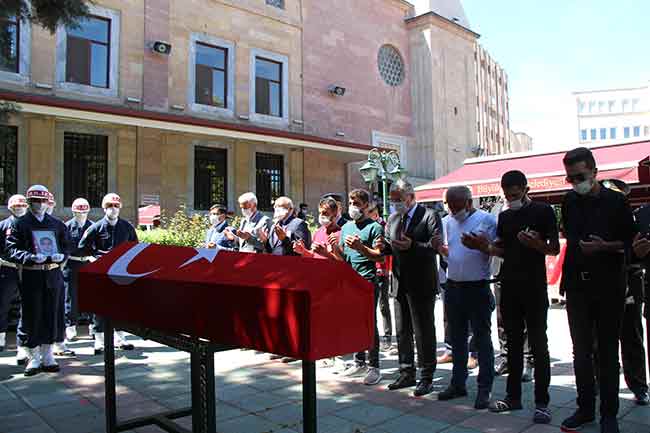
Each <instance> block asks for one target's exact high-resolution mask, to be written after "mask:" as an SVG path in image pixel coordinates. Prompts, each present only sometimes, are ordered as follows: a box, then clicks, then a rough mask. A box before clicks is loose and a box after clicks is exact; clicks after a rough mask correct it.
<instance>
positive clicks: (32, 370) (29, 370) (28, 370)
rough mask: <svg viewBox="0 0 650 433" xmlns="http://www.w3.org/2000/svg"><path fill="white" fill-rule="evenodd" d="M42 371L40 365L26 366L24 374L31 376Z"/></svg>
mask: <svg viewBox="0 0 650 433" xmlns="http://www.w3.org/2000/svg"><path fill="white" fill-rule="evenodd" d="M40 372H41V369H40V367H39V368H26V369H25V372H24V373H23V374H24V375H25V377H30V376H35V375H37V374H38V373H40Z"/></svg>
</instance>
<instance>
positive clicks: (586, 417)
mask: <svg viewBox="0 0 650 433" xmlns="http://www.w3.org/2000/svg"><path fill="white" fill-rule="evenodd" d="M595 419H596V417H595V416H594V414H593V412H589V413H585V412H581V411H580V410H577V411H575V413H574V414H573V415H571V416H570V417H568V418H567V419H565V420H564V421H562V425H561V426H560V429H561V430H562V431H563V432H572V431H578V430H580V429H581V428H582V427H584V425H585V424H589V423H592V422H594V420H595Z"/></svg>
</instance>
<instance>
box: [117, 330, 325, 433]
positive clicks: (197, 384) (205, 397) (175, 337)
mask: <svg viewBox="0 0 650 433" xmlns="http://www.w3.org/2000/svg"><path fill="white" fill-rule="evenodd" d="M116 327H117V328H119V329H123V330H125V331H127V332H129V333H131V334H134V335H137V336H139V337H141V338H143V339H147V340H153V341H155V342H157V343H160V344H164V345H166V346H169V347H173V348H175V349H177V350H181V351H184V352H189V353H190V372H191V388H192V407H189V408H185V409H179V410H175V411H168V412H163V413H158V414H154V415H149V416H144V417H139V418H133V419H130V420H126V421H121V422H118V421H117V402H116V394H115V346H114V343H113V331H114V330H115V328H116ZM232 349H236V347H231V346H224V345H218V344H213V343H210V342H209V341H206V340H201V339H199V338H195V337H191V336H188V335H183V334H168V333H164V332H160V331H156V330H153V329H148V328H142V327H139V326H133V325H129V324H127V323H122V322H120V323H114V322H113V321H112V320H111V319H109V318H105V330H104V377H105V388H106V392H105V394H106V396H105V399H106V400H105V405H106V431H107V433H117V432H122V431H127V430H131V429H135V428H139V427H143V426H147V425H156V426H158V427H160V428H161V429H163V430H165V431H167V432H170V433H216V417H215V409H216V397H215V382H214V354H215V353H216V352H222V351H226V350H232ZM302 387H303V391H302V392H303V394H302V398H303V431H304V433H316V430H317V420H316V363H315V362H313V361H302ZM190 415H191V416H192V430H191V431H190V430H188V429H186V428H184V427H182V426H180V425H179V424H177V423H176V422H175V421H174V420H175V419H178V418H184V417H187V416H190Z"/></svg>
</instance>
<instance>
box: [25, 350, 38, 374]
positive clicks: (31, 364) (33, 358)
mask: <svg viewBox="0 0 650 433" xmlns="http://www.w3.org/2000/svg"><path fill="white" fill-rule="evenodd" d="M23 350H24V352H25V354H27V366H26V367H25V373H24V374H25V376H34V375H35V374H38V373H40V372H41V353H40V350H39V348H38V347H35V348H33V349H30V348H28V347H25V348H24V349H23Z"/></svg>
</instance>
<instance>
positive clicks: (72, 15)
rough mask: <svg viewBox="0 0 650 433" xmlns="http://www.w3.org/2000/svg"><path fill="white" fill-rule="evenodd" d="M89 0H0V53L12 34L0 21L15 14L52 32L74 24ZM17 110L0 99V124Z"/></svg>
mask: <svg viewBox="0 0 650 433" xmlns="http://www.w3.org/2000/svg"><path fill="white" fill-rule="evenodd" d="M90 3H92V0H90V1H89V0H30V1H28V0H0V53H1V54H2V55H7V54H9V53H11V52H12V50H13V47H12V34H11V32H10V30H9V27H8V26H3V25H2V21H3V20H5V19H7V18H12V17H17V18H18V19H19V20H20V21H21V22H28V23H31V24H37V25H40V26H41V27H43V28H45V29H47V30H48V31H49V32H50V33H51V34H54V32H55V31H56V28H57V27H58V26H59V24H62V25H65V26H68V27H77V26H78V25H79V20H80V19H83V18H84V17H87V16H88V14H89V10H88V4H90ZM19 110H20V107H19V106H18V105H17V104H14V103H12V102H8V101H0V124H1V123H6V122H7V120H8V118H9V116H10V115H11V114H14V113H16V112H17V111H19Z"/></svg>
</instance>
